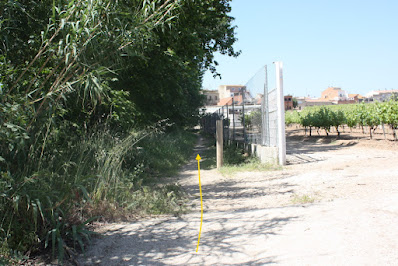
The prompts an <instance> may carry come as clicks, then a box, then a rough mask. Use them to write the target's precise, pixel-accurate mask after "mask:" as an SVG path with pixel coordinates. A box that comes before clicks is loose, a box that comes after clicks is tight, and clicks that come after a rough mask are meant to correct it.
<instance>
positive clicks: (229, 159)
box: [200, 138, 280, 176]
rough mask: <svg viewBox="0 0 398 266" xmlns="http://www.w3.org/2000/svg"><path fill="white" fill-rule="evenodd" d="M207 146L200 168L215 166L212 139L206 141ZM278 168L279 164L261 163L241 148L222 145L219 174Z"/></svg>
mask: <svg viewBox="0 0 398 266" xmlns="http://www.w3.org/2000/svg"><path fill="white" fill-rule="evenodd" d="M209 139H210V138H209ZM207 145H208V146H209V147H208V148H207V149H206V150H205V151H204V152H203V154H201V157H202V161H201V163H200V166H201V168H202V169H206V170H209V169H214V168H216V167H217V162H216V146H215V143H214V141H209V140H208V142H207ZM277 169H280V168H279V166H274V165H267V164H262V163H261V162H260V160H259V159H258V158H256V157H254V156H250V155H249V154H248V153H246V152H245V151H244V150H243V149H242V148H239V147H237V146H230V145H225V146H224V165H223V167H222V168H221V169H220V172H221V174H223V175H226V176H232V175H234V174H235V173H238V172H244V171H248V172H250V171H270V170H277Z"/></svg>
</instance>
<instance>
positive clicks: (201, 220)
mask: <svg viewBox="0 0 398 266" xmlns="http://www.w3.org/2000/svg"><path fill="white" fill-rule="evenodd" d="M201 159H202V158H200V156H199V154H198V156H196V160H197V161H198V174H199V192H200V228H199V238H198V245H197V246H196V252H198V249H199V242H200V233H201V232H202V223H203V201H202V185H201V184H200V160H201Z"/></svg>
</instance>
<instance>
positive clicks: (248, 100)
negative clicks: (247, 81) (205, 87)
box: [218, 85, 256, 106]
mask: <svg viewBox="0 0 398 266" xmlns="http://www.w3.org/2000/svg"><path fill="white" fill-rule="evenodd" d="M218 93H219V95H220V101H219V102H218V105H221V106H222V105H227V104H228V105H231V104H232V98H234V101H235V104H237V105H241V104H242V102H243V99H244V102H245V104H255V103H256V99H255V98H253V97H252V96H251V94H250V92H249V91H246V86H243V85H221V86H219V87H218Z"/></svg>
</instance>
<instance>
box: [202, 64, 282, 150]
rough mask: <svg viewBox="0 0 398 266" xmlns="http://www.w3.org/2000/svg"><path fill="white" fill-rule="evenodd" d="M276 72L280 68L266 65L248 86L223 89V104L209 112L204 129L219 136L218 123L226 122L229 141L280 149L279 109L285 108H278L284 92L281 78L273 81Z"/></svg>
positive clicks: (221, 91)
mask: <svg viewBox="0 0 398 266" xmlns="http://www.w3.org/2000/svg"><path fill="white" fill-rule="evenodd" d="M276 71H279V68H278V67H277V68H276V69H275V68H268V67H267V66H264V67H262V68H261V69H260V70H259V71H258V72H257V73H256V74H255V75H254V76H253V77H252V78H251V79H250V80H249V81H248V82H247V83H246V84H245V85H244V86H233V85H228V86H220V87H219V94H220V99H221V100H220V103H219V104H222V105H220V106H219V107H218V108H216V109H214V108H213V109H212V110H211V109H209V110H207V111H206V113H205V115H204V117H203V119H202V122H201V125H202V129H203V130H204V131H206V132H208V133H212V134H213V133H214V134H215V129H216V127H215V125H216V120H218V119H223V120H224V137H225V140H234V141H237V142H244V143H248V144H260V145H263V146H268V147H278V142H279V138H278V129H279V126H278V125H279V124H280V123H279V122H278V120H279V119H280V114H279V113H280V112H279V113H278V110H280V108H284V106H280V104H279V105H278V101H279V102H280V98H279V97H278V96H279V95H278V93H279V94H282V92H281V90H277V85H278V84H277V79H276V78H272V77H276V74H277V73H276ZM280 73H281V72H280ZM268 77H271V78H268ZM280 78H281V77H280ZM280 89H281V88H280ZM225 96H228V97H225ZM282 101H283V100H282ZM278 114H279V115H278ZM283 123H284V122H283Z"/></svg>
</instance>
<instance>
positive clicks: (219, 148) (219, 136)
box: [216, 120, 224, 169]
mask: <svg viewBox="0 0 398 266" xmlns="http://www.w3.org/2000/svg"><path fill="white" fill-rule="evenodd" d="M223 128H224V126H223V120H217V121H216V136H217V169H220V168H221V166H222V165H223V145H224V141H223V140H224V134H223Z"/></svg>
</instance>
